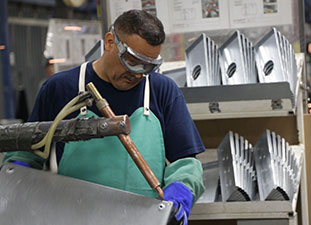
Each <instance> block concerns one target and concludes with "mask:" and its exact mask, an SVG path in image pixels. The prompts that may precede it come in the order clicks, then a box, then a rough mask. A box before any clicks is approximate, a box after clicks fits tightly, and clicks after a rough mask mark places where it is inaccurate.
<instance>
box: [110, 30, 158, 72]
mask: <svg viewBox="0 0 311 225" xmlns="http://www.w3.org/2000/svg"><path fill="white" fill-rule="evenodd" d="M111 32H112V33H113V35H114V37H115V43H116V45H117V48H118V50H119V58H120V61H121V63H122V65H123V66H124V67H125V68H126V70H127V71H129V72H131V73H141V74H148V73H150V72H152V71H155V70H157V69H158V68H159V67H160V65H161V64H162V62H163V59H162V57H161V56H160V55H159V56H158V58H156V59H153V58H149V57H147V56H143V55H141V54H139V53H137V52H135V51H134V50H133V49H131V48H130V47H129V46H127V45H126V44H125V43H122V42H121V41H120V40H119V38H118V36H117V34H116V32H115V30H114V27H113V26H112V27H111Z"/></svg>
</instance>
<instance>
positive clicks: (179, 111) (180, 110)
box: [164, 89, 205, 162]
mask: <svg viewBox="0 0 311 225" xmlns="http://www.w3.org/2000/svg"><path fill="white" fill-rule="evenodd" d="M177 93H178V94H177V95H176V97H175V98H174V99H172V101H171V102H170V103H169V104H168V105H167V106H166V108H165V133H164V140H165V148H166V158H167V159H168V160H169V161H170V162H173V161H175V160H177V159H180V158H184V157H188V156H192V155H195V154H198V153H201V152H204V151H205V147H204V145H203V143H202V140H201V137H200V135H199V133H198V130H197V128H196V126H195V124H194V122H193V120H192V118H191V116H190V113H189V111H188V108H187V105H186V101H185V99H184V96H183V95H182V93H181V91H180V90H179V89H178V90H177Z"/></svg>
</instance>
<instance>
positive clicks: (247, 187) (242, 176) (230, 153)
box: [218, 131, 256, 201]
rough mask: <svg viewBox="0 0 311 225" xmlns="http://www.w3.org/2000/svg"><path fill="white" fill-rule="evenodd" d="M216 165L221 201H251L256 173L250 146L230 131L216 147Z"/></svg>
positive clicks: (253, 194)
mask: <svg viewBox="0 0 311 225" xmlns="http://www.w3.org/2000/svg"><path fill="white" fill-rule="evenodd" d="M218 164H219V175H220V187H221V196H222V200H223V201H249V200H253V199H254V196H255V186H256V173H255V168H254V159H253V151H252V145H251V144H249V143H248V141H247V140H246V139H244V138H243V137H242V136H239V135H238V134H233V132H231V131H230V132H229V133H228V134H227V135H226V137H225V138H224V139H223V141H222V142H221V144H220V145H219V147H218Z"/></svg>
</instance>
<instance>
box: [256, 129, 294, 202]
mask: <svg viewBox="0 0 311 225" xmlns="http://www.w3.org/2000/svg"><path fill="white" fill-rule="evenodd" d="M279 139H280V138H279ZM277 146H278V145H277V136H276V135H275V133H274V132H270V131H269V130H266V131H265V132H264V134H263V135H262V136H261V138H260V139H259V141H258V142H257V143H256V145H255V147H254V156H255V157H254V158H255V165H256V172H257V180H258V190H259V198H260V200H262V201H264V200H289V197H288V194H287V193H286V192H285V191H284V187H281V185H280V181H281V180H282V176H284V175H283V174H279V173H280V172H281V171H282V170H281V169H280V165H281V163H279V159H280V157H278V149H277Z"/></svg>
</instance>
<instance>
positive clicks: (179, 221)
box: [163, 181, 193, 225]
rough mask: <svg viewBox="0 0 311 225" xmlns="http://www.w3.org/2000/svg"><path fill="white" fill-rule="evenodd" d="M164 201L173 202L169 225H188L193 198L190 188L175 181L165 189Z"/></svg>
mask: <svg viewBox="0 0 311 225" xmlns="http://www.w3.org/2000/svg"><path fill="white" fill-rule="evenodd" d="M163 192H164V200H166V201H171V202H173V211H172V214H171V216H170V219H169V223H168V225H188V217H189V214H190V210H191V207H192V201H193V196H192V193H191V191H190V190H189V188H187V187H186V186H185V185H184V184H182V183H181V182H179V181H175V182H173V183H171V184H170V185H168V186H167V187H166V188H165V189H164V191H163Z"/></svg>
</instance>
